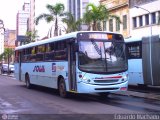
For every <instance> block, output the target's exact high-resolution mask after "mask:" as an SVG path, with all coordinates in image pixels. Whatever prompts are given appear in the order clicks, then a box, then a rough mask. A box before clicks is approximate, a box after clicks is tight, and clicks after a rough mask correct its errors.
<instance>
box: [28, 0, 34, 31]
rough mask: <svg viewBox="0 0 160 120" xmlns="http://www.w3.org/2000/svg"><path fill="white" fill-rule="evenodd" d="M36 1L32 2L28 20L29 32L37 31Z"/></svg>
mask: <svg viewBox="0 0 160 120" xmlns="http://www.w3.org/2000/svg"><path fill="white" fill-rule="evenodd" d="M34 19H35V0H30V17H29V19H28V31H32V32H33V31H35V20H34Z"/></svg>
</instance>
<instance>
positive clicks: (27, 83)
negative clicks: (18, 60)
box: [25, 74, 31, 89]
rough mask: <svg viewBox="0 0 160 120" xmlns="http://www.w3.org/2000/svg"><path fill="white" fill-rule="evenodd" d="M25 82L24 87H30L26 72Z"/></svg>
mask: <svg viewBox="0 0 160 120" xmlns="http://www.w3.org/2000/svg"><path fill="white" fill-rule="evenodd" d="M25 83H26V87H27V88H28V89H30V88H31V83H30V78H29V75H28V74H26V76H25Z"/></svg>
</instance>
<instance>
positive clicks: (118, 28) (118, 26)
mask: <svg viewBox="0 0 160 120" xmlns="http://www.w3.org/2000/svg"><path fill="white" fill-rule="evenodd" d="M119 30H120V22H119V21H118V20H116V31H119Z"/></svg>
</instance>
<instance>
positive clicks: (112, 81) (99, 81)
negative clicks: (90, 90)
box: [94, 79, 119, 83]
mask: <svg viewBox="0 0 160 120" xmlns="http://www.w3.org/2000/svg"><path fill="white" fill-rule="evenodd" d="M118 80H119V79H113V80H94V82H95V83H115V82H118Z"/></svg>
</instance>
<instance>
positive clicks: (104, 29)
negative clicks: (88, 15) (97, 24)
mask: <svg viewBox="0 0 160 120" xmlns="http://www.w3.org/2000/svg"><path fill="white" fill-rule="evenodd" d="M106 30H107V26H106V21H103V31H106Z"/></svg>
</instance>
